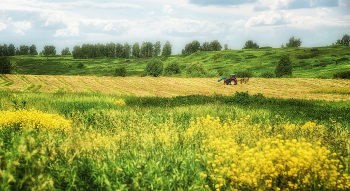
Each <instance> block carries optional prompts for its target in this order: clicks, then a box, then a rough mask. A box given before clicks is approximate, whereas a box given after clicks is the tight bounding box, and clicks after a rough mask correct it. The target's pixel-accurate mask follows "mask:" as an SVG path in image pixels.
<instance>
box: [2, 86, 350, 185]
mask: <svg viewBox="0 0 350 191" xmlns="http://www.w3.org/2000/svg"><path fill="white" fill-rule="evenodd" d="M14 100H16V101H14ZM24 102H25V103H26V104H23V103H24ZM159 102H160V103H159ZM124 103H125V105H124ZM146 103H148V104H146ZM269 104H271V105H272V106H271V107H268V105H269ZM345 104H346V103H345V102H324V101H320V102H318V101H302V100H279V99H268V98H265V97H264V96H262V95H253V96H252V95H249V94H246V93H238V94H236V95H235V96H231V97H225V96H220V95H216V96H212V97H210V96H181V97H174V98H167V99H164V98H159V97H158V98H157V97H156V98H139V97H130V96H125V97H115V96H113V95H104V94H92V93H63V92H61V93H55V94H49V93H19V92H8V91H2V92H0V106H1V110H2V111H7V110H10V109H12V110H13V111H15V109H16V107H17V110H16V111H19V110H20V109H24V110H29V111H28V112H30V109H31V108H34V109H36V110H40V111H42V112H44V113H47V114H58V115H60V116H61V117H64V118H65V119H66V120H70V121H71V128H70V129H68V130H67V131H57V130H56V131H52V130H50V129H49V128H45V123H44V121H45V120H43V123H42V126H40V127H39V128H36V129H32V128H30V127H29V124H30V123H29V122H30V121H33V118H35V117H36V116H35V112H33V113H32V115H27V116H31V117H29V118H26V119H27V121H26V120H23V121H22V122H23V124H24V125H25V126H27V127H25V128H22V129H16V130H14V129H11V128H10V131H6V130H9V128H8V127H7V126H6V127H4V128H3V129H2V130H0V137H1V142H4V141H5V136H7V139H6V140H7V142H6V146H5V145H2V146H1V147H0V156H1V163H0V169H1V172H2V175H1V177H0V178H1V180H2V181H0V186H1V190H26V189H28V188H30V189H34V190H118V189H120V190H193V189H204V190H213V189H219V190H226V189H229V190H230V189H250V188H253V189H255V188H261V189H263V190H274V189H277V187H278V188H280V189H283V188H289V189H290V190H293V189H294V188H295V189H296V190H297V189H299V188H300V186H302V185H303V183H300V184H299V183H298V180H300V181H304V180H305V177H308V175H307V173H306V172H307V169H306V168H303V169H304V170H302V169H299V167H296V166H294V167H293V168H296V170H295V172H298V173H299V172H300V173H299V174H298V176H297V177H296V178H295V177H294V176H292V177H289V176H287V175H284V174H283V172H282V171H281V172H277V173H278V174H277V175H276V177H275V178H274V179H270V178H271V177H272V176H271V177H270V176H269V175H264V176H265V177H266V178H265V179H264V180H267V181H262V182H258V183H259V184H258V185H257V186H256V187H249V186H250V184H248V183H247V182H245V181H243V179H237V180H235V182H234V184H231V177H230V176H227V173H229V172H233V171H232V170H233V169H229V170H228V171H225V172H226V174H222V173H223V172H222V169H221V168H220V167H224V166H225V165H228V164H229V165H232V164H233V163H232V161H230V160H231V159H232V160H233V159H234V158H233V157H232V158H231V159H230V160H226V159H225V160H224V161H223V162H220V163H216V162H215V163H216V164H217V169H218V170H219V171H217V170H215V169H216V168H213V166H212V165H211V163H210V165H208V164H209V163H208V161H216V160H219V161H220V160H221V158H220V157H221V156H224V155H223V154H224V152H220V150H218V148H222V149H223V151H229V150H230V149H231V150H232V149H236V145H239V146H240V148H239V149H238V148H237V152H236V154H235V155H232V156H235V157H238V158H237V160H238V161H237V163H235V164H237V165H241V166H238V167H239V168H236V169H237V170H239V169H244V168H243V166H242V165H243V163H242V161H243V159H248V158H247V157H248V156H247V153H246V152H245V151H246V150H247V149H245V147H244V146H242V144H245V146H246V147H248V148H249V149H255V148H257V147H258V142H259V141H260V142H261V143H264V144H265V145H264V146H266V145H268V144H273V143H271V141H276V139H277V138H278V139H279V140H285V141H286V142H287V140H290V141H291V142H292V140H293V139H295V140H296V141H297V142H298V143H300V144H307V143H310V144H311V145H312V146H310V147H308V148H309V150H310V151H311V150H312V149H317V145H320V146H319V147H320V148H321V147H322V148H323V147H324V149H325V151H327V150H329V151H330V155H326V154H324V155H322V157H323V156H324V157H326V158H325V159H324V160H326V159H327V160H338V161H336V162H334V164H337V167H336V169H333V171H334V173H339V174H340V175H339V176H333V175H330V176H328V177H329V178H331V179H329V178H328V179H324V180H322V181H321V180H319V179H312V180H311V179H310V181H311V183H312V185H311V184H310V185H309V187H305V189H309V188H310V189H313V188H315V187H313V185H315V184H316V185H318V184H320V186H318V187H317V189H320V190H327V188H331V189H334V190H337V189H339V190H341V189H347V188H348V187H347V185H348V182H346V181H347V177H348V175H349V164H350V161H349V156H350V155H349V153H350V150H349V146H350V143H349V140H350V137H349V132H348V128H349V126H348V125H347V123H345V121H346V120H343V119H342V118H339V119H338V117H339V116H345V117H347V114H348V110H347V109H348V108H347V107H346V106H345ZM283 107H286V109H285V110H284V109H283ZM306 108H314V109H315V110H306ZM322 108H325V109H330V110H329V111H330V113H331V114H329V116H333V118H332V119H333V120H337V121H336V122H335V121H333V122H332V121H329V119H323V117H329V116H327V115H324V114H322V112H321V111H323V110H321V109H322ZM316 109H318V110H320V112H318V113H316V114H308V113H307V114H304V115H302V114H299V115H300V117H297V116H298V112H299V110H300V111H302V112H312V111H313V112H314V111H316ZM292 113H294V117H288V115H289V114H292ZM248 115H249V116H248ZM318 115H319V116H322V117H317V116H318ZM211 116H212V117H211ZM1 117H4V118H6V116H1ZM46 117H50V115H47V116H46ZM216 117H218V118H216ZM321 118H322V120H320V119H321ZM47 121H49V120H47ZM310 121H311V122H310ZM225 123H226V124H225ZM47 125H48V124H47ZM310 130H312V132H311V131H310ZM265 139H266V140H268V139H269V140H270V142H263V140H265ZM216 140H220V141H221V142H220V143H221V144H222V145H221V146H220V144H216V143H218V142H215V141H216ZM225 141H226V142H227V141H228V142H230V144H232V147H231V146H230V144H227V145H226V144H224V143H225ZM318 142H319V143H320V144H319V143H318ZM214 143H215V144H216V146H214V145H213V144H214ZM235 144H236V145H235ZM293 144H294V141H293ZM295 144H296V143H295ZM277 146H278V145H277ZM282 146H285V145H282ZM271 148H273V149H275V146H271ZM276 148H277V147H276ZM296 148H297V147H296ZM206 149H208V150H206ZM291 149H292V147H289V146H288V147H287V146H285V150H284V151H286V152H287V151H288V150H289V151H291V152H292V150H291ZM305 149H307V148H305ZM256 151H257V152H258V150H256ZM293 152H294V151H293ZM327 152H328V151H327ZM209 153H212V154H213V155H210V154H209ZM215 153H216V154H215ZM332 153H336V155H331V154H332ZM208 154H209V155H208ZM253 154H254V153H253ZM265 154H266V155H268V154H269V152H267V151H265ZM216 155H217V156H216ZM227 156H228V155H227ZM230 156H231V155H230ZM253 156H255V155H253ZM256 156H258V155H256ZM290 156H291V157H290V158H286V163H288V161H290V162H293V161H294V159H293V158H292V157H293V156H294V157H296V156H295V155H294V154H291V155H290ZM337 156H339V158H338V157H337ZM251 157H252V156H251ZM240 159H242V161H241V160H240ZM249 160H250V159H249ZM322 160H323V159H322ZM316 162H317V161H316ZM257 164H265V163H257ZM266 164H267V163H266ZM277 164H280V163H275V162H273V161H272V163H271V165H272V167H273V165H277ZM293 164H294V163H293ZM315 164H321V163H315ZM332 164H333V163H332ZM220 165H222V166H220ZM340 165H342V166H340ZM250 168H257V167H254V166H251V167H250ZM275 168H277V166H276V167H275ZM305 169H306V170H305ZM333 171H332V172H333ZM286 172H287V171H286ZM293 172H294V170H293ZM240 173H243V171H240ZM204 174H205V175H204ZM210 175H213V176H210ZM310 175H315V173H314V174H313V173H311V172H310ZM220 176H221V177H220ZM251 177H252V178H257V177H256V176H251ZM214 178H215V179H214ZM270 180H271V182H270ZM334 180H335V182H336V184H335V185H333V182H334ZM252 181H253V179H252ZM288 181H290V182H291V183H292V184H293V187H290V184H289V182H288ZM240 183H241V185H240ZM221 184H222V185H221ZM269 184H271V186H269ZM295 185H297V186H298V188H296V187H294V186H295ZM327 185H330V186H331V187H327ZM338 187H339V188H338Z"/></svg>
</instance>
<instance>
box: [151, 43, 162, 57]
mask: <svg viewBox="0 0 350 191" xmlns="http://www.w3.org/2000/svg"><path fill="white" fill-rule="evenodd" d="M161 46H162V45H161V44H160V41H157V42H156V43H155V44H154V45H153V52H154V54H153V56H159V54H160V51H161V49H160V48H161ZM163 48H164V47H163Z"/></svg>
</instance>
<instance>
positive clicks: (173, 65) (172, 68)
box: [164, 60, 181, 76]
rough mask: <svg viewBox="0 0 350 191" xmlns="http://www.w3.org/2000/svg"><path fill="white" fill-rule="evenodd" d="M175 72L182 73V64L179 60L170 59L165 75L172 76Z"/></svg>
mask: <svg viewBox="0 0 350 191" xmlns="http://www.w3.org/2000/svg"><path fill="white" fill-rule="evenodd" d="M174 74H181V68H180V64H179V62H178V61H177V60H173V61H170V62H169V63H168V64H167V66H166V67H165V68H164V75H167V76H172V75H174Z"/></svg>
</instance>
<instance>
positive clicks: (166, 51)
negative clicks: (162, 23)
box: [162, 41, 172, 56]
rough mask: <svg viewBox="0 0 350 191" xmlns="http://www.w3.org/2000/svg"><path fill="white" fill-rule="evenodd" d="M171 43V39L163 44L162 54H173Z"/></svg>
mask: <svg viewBox="0 0 350 191" xmlns="http://www.w3.org/2000/svg"><path fill="white" fill-rule="evenodd" d="M171 46H172V45H171V44H170V42H169V41H166V43H165V44H164V46H163V51H162V55H163V56H170V55H171Z"/></svg>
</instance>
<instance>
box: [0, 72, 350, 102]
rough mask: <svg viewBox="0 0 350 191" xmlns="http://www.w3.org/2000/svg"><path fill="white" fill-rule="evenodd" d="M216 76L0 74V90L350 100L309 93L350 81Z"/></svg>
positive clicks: (342, 95)
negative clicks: (227, 80)
mask: <svg viewBox="0 0 350 191" xmlns="http://www.w3.org/2000/svg"><path fill="white" fill-rule="evenodd" d="M217 81H218V79H217V78H173V77H157V78H155V77H96V76H52V75H9V74H6V75H0V89H3V90H13V91H28V92H36V91H38V92H57V91H68V92H100V93H106V94H116V95H136V96H162V97H171V96H177V95H190V94H203V95H213V94H214V93H216V94H223V95H232V94H235V92H236V91H240V92H242V91H243V92H245V91H248V92H249V93H250V94H257V93H262V94H263V95H265V96H267V97H277V98H296V99H320V100H329V101H330V100H349V99H350V94H340V93H339V94H337V93H336V92H335V93H334V92H333V93H332V94H331V93H311V92H310V91H313V92H317V90H318V89H325V88H346V87H350V81H349V80H341V79H309V78H282V79H277V78H274V79H266V78H251V79H250V80H249V82H248V83H247V84H240V83H239V84H238V85H228V86H227V85H224V84H223V81H221V82H217Z"/></svg>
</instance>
